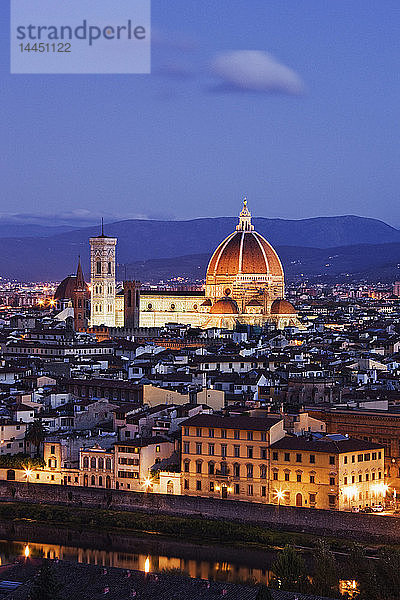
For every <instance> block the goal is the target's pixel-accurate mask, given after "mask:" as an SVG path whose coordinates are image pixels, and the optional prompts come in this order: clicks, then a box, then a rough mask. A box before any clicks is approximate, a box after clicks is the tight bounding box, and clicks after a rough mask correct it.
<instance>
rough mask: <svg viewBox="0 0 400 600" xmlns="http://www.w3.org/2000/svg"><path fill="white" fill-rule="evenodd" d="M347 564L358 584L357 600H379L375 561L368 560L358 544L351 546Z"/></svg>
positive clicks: (363, 549)
mask: <svg viewBox="0 0 400 600" xmlns="http://www.w3.org/2000/svg"><path fill="white" fill-rule="evenodd" d="M347 564H348V567H349V572H350V573H352V576H353V577H354V579H355V580H356V581H357V584H358V589H359V595H358V596H357V600H379V598H380V595H379V590H378V585H377V576H376V561H371V560H368V558H367V555H366V552H365V548H363V546H361V545H360V544H353V546H352V548H351V550H350V554H349V558H348V561H347Z"/></svg>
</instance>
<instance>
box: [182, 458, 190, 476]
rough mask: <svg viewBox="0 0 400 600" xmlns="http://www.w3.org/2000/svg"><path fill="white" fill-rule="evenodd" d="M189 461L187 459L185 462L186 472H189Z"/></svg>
mask: <svg viewBox="0 0 400 600" xmlns="http://www.w3.org/2000/svg"><path fill="white" fill-rule="evenodd" d="M189 464H190V463H189V461H188V460H185V462H184V463H183V470H184V471H185V473H189Z"/></svg>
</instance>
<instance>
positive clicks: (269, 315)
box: [56, 200, 301, 329]
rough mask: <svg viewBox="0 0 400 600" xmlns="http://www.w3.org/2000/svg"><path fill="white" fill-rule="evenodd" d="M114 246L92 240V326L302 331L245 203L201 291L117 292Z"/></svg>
mask: <svg viewBox="0 0 400 600" xmlns="http://www.w3.org/2000/svg"><path fill="white" fill-rule="evenodd" d="M116 244H117V239H116V238H111V237H108V236H106V235H104V232H103V229H102V232H101V235H99V236H97V237H94V238H91V239H90V247H91V310H90V325H91V326H102V325H104V326H107V327H124V328H130V329H132V328H136V327H138V326H140V327H162V326H164V325H165V324H166V323H181V324H189V325H191V326H192V327H201V328H211V327H218V328H225V329H234V328H235V327H236V326H237V325H238V324H248V325H260V326H262V325H264V324H265V323H268V322H273V323H275V324H276V326H277V327H278V329H283V328H284V327H288V326H294V327H301V324H300V322H299V320H298V318H297V314H296V311H295V308H294V307H293V305H292V304H291V303H290V302H288V301H287V300H285V299H284V290H285V282H284V272H283V267H282V263H281V261H280V260H279V256H278V254H277V253H276V251H275V250H274V248H273V247H272V246H271V244H269V243H268V242H267V240H266V239H265V238H264V237H263V236H262V235H260V234H259V233H257V232H256V231H255V229H254V225H253V224H252V220H251V213H250V211H249V209H248V206H247V201H246V200H245V201H244V203H243V208H242V211H241V212H240V215H239V222H238V225H237V226H236V229H235V231H233V232H232V233H231V234H230V235H228V237H227V238H225V239H224V240H223V241H222V242H221V243H220V244H219V246H218V247H217V248H216V250H215V251H214V253H213V254H212V256H211V259H210V262H209V264H208V267H207V272H206V280H205V286H204V289H203V290H197V291H193V290H187V291H184V290H183V291H175V290H165V289H162V290H161V289H159V290H157V289H156V290H154V289H152V290H145V289H143V290H141V289H140V283H139V282H137V281H124V282H123V284H122V285H120V286H119V287H118V286H117V285H116V277H115V248H116ZM67 279H68V278H67ZM65 281H66V280H64V282H65ZM64 282H62V283H61V284H60V286H63V283H64ZM61 292H62V290H60V293H61ZM60 293H59V291H58V290H57V293H56V294H58V296H60ZM70 294H72V292H71V291H70ZM59 299H60V298H59Z"/></svg>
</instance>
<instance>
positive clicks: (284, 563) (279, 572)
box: [272, 545, 308, 592]
mask: <svg viewBox="0 0 400 600" xmlns="http://www.w3.org/2000/svg"><path fill="white" fill-rule="evenodd" d="M272 571H273V573H274V578H273V580H272V583H273V584H274V586H275V587H279V588H281V589H283V590H286V591H289V592H293V591H302V590H305V589H306V588H307V582H308V580H307V574H306V567H305V564H304V561H303V559H302V557H301V556H300V555H299V554H298V552H296V550H295V548H294V547H293V546H290V545H287V546H285V547H284V549H283V550H282V552H281V553H280V554H279V556H278V558H277V559H276V560H275V562H274V564H273V565H272Z"/></svg>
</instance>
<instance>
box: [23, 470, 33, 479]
mask: <svg viewBox="0 0 400 600" xmlns="http://www.w3.org/2000/svg"><path fill="white" fill-rule="evenodd" d="M32 473H33V470H32V469H29V468H27V469H25V471H24V476H25V478H26V481H27V482H28V481H29V478H30V476H31V475H32Z"/></svg>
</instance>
